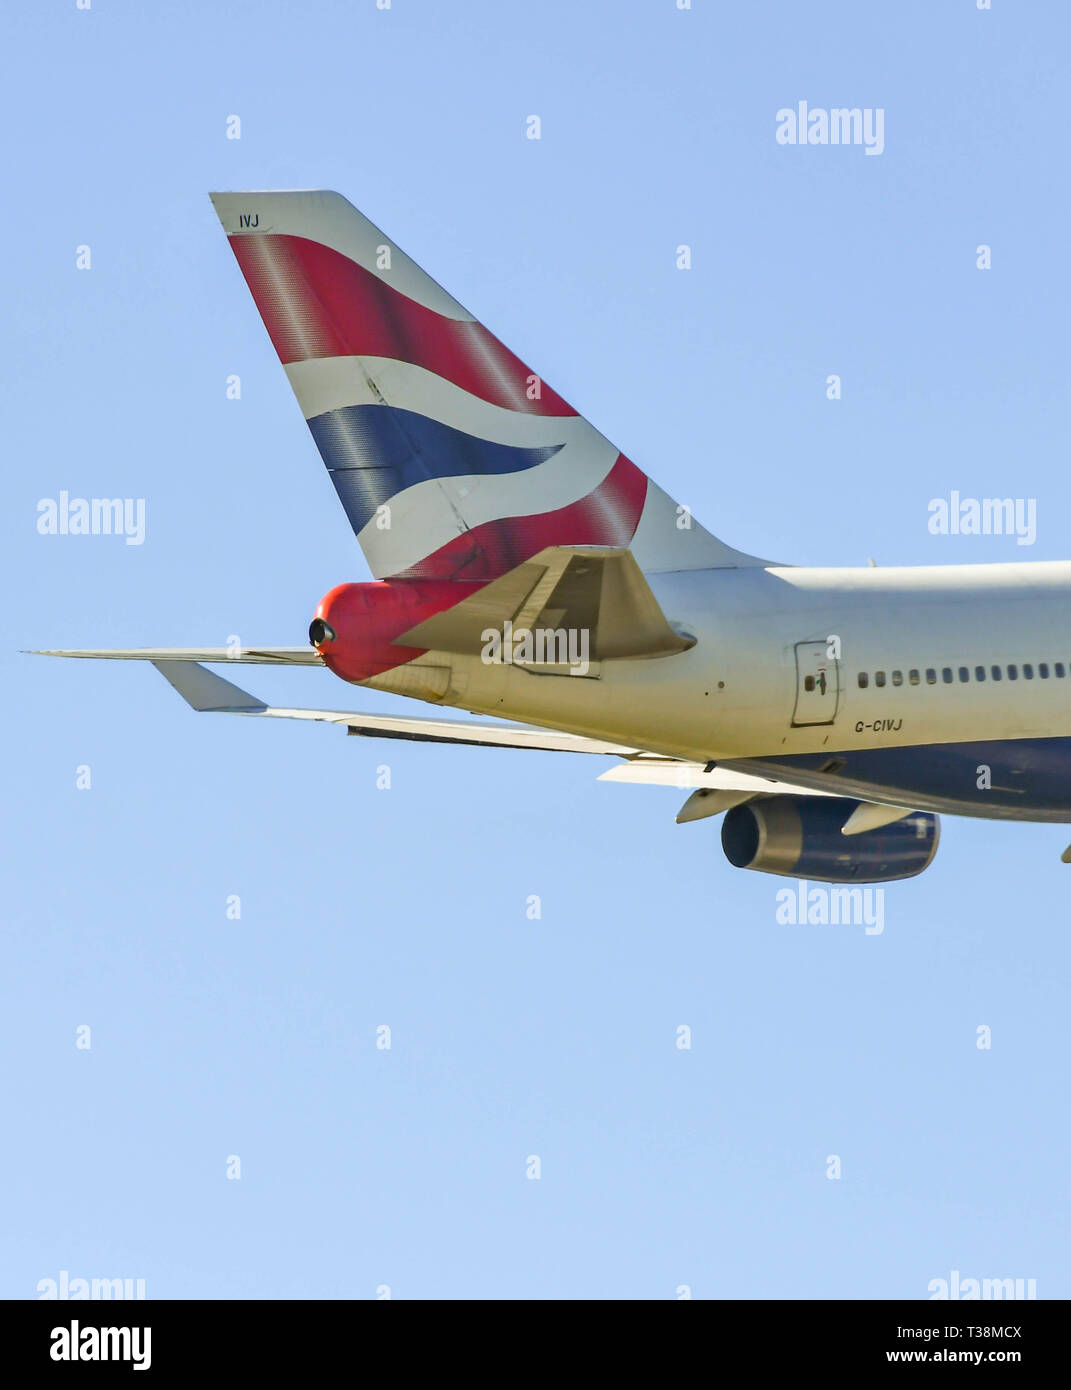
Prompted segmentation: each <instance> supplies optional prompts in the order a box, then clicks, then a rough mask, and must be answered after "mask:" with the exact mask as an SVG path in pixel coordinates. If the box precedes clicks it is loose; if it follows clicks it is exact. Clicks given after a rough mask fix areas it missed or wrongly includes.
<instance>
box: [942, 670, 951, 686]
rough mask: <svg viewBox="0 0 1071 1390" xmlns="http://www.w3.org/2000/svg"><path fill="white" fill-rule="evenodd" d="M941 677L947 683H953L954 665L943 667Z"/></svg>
mask: <svg viewBox="0 0 1071 1390" xmlns="http://www.w3.org/2000/svg"><path fill="white" fill-rule="evenodd" d="M941 679H942V680H943V681H944V683H945V685H951V684H952V667H951V666H944V667H942V668H941Z"/></svg>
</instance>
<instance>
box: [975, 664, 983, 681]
mask: <svg viewBox="0 0 1071 1390" xmlns="http://www.w3.org/2000/svg"><path fill="white" fill-rule="evenodd" d="M974 679H975V680H976V681H984V680H985V667H984V666H976V667H975V668H974Z"/></svg>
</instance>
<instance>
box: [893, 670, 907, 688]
mask: <svg viewBox="0 0 1071 1390" xmlns="http://www.w3.org/2000/svg"><path fill="white" fill-rule="evenodd" d="M892 683H893V685H903V683H904V673H903V671H894V672H893V673H892Z"/></svg>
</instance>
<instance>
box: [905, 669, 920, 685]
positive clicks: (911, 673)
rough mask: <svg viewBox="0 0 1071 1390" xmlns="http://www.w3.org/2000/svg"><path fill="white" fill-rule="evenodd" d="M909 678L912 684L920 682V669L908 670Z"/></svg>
mask: <svg viewBox="0 0 1071 1390" xmlns="http://www.w3.org/2000/svg"><path fill="white" fill-rule="evenodd" d="M907 679H908V682H909V683H910V684H911V685H918V683H919V673H918V671H917V670H911V671H908V673H907Z"/></svg>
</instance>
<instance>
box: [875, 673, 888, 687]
mask: <svg viewBox="0 0 1071 1390" xmlns="http://www.w3.org/2000/svg"><path fill="white" fill-rule="evenodd" d="M874 684H875V685H884V684H885V672H884V671H875V672H874Z"/></svg>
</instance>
